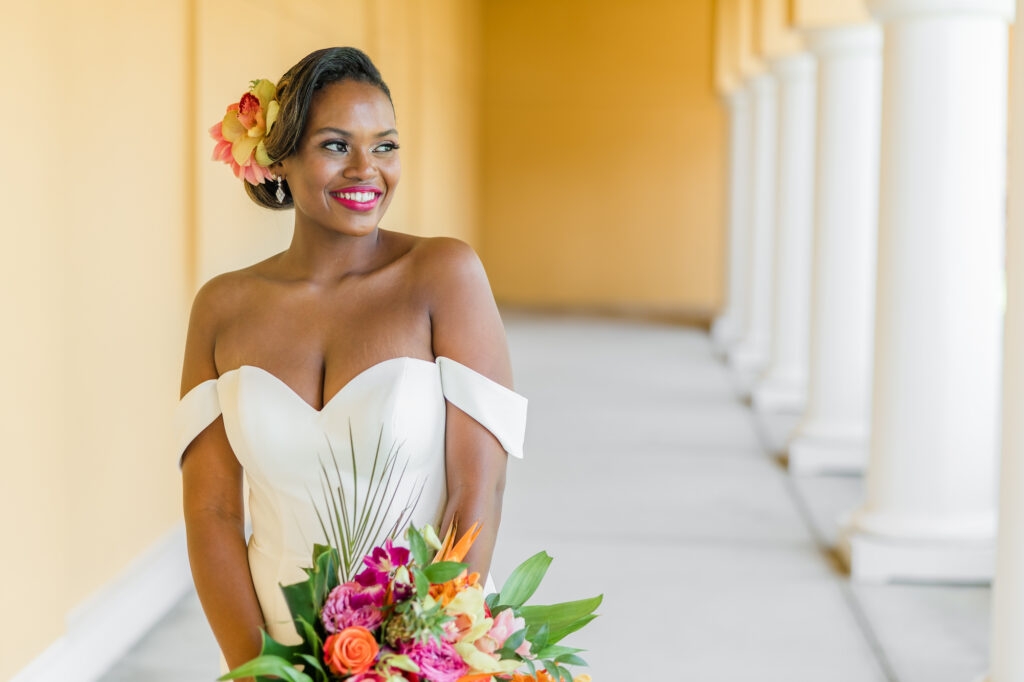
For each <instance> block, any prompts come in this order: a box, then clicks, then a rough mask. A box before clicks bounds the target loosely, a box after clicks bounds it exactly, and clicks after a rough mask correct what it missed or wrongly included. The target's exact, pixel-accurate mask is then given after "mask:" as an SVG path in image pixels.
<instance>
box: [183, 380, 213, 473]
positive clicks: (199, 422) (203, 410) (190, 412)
mask: <svg viewBox="0 0 1024 682" xmlns="http://www.w3.org/2000/svg"><path fill="white" fill-rule="evenodd" d="M219 414H220V399H219V397H218V395H217V380H216V379H207V380H206V381H203V382H201V383H198V384H196V385H195V386H193V387H192V388H191V389H190V390H189V391H188V393H186V394H185V395H183V396H182V397H181V400H179V401H178V405H177V406H176V407H175V410H174V446H175V449H176V451H177V455H178V470H179V471H180V470H181V462H182V458H183V457H184V456H185V448H187V447H188V445H189V443H191V442H192V441H193V440H194V439H195V437H196V436H198V435H199V434H200V433H201V432H202V430H203V429H205V428H206V427H207V426H209V425H210V424H211V423H213V420H214V419H216V418H217V415H219Z"/></svg>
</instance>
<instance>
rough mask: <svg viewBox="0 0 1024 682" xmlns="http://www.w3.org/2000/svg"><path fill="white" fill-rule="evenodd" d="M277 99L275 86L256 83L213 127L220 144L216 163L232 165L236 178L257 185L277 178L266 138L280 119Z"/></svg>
mask: <svg viewBox="0 0 1024 682" xmlns="http://www.w3.org/2000/svg"><path fill="white" fill-rule="evenodd" d="M276 96H277V87H276V86H275V85H274V84H273V83H271V82H270V81H268V80H267V79H265V78H261V79H259V80H254V81H252V82H251V83H250V84H249V91H248V92H246V93H245V94H244V95H242V99H240V100H239V101H238V102H236V103H234V104H230V105H228V109H227V112H226V113H225V114H224V119H223V120H221V121H220V122H218V123H217V124H216V125H214V126H213V127H212V128H210V137H212V138H213V139H214V140H216V141H217V146H216V147H214V149H213V160H214V161H223V162H224V163H226V164H229V165H230V166H231V170H232V171H234V173H235V177H236V178H238V179H240V180H242V179H244V180H247V181H248V182H249V183H251V184H253V185H260V184H263V183H264V182H266V181H267V180H269V179H271V178H273V177H274V174H273V173H271V172H270V168H269V166H270V164H272V163H273V160H272V159H271V158H270V156H269V155H268V154H267V147H266V145H265V144H264V139H265V138H266V136H267V133H269V132H270V128H271V126H273V125H274V121H276V120H277V112H278V111H279V109H280V106H279V105H278V102H277V100H276V99H275V97H276Z"/></svg>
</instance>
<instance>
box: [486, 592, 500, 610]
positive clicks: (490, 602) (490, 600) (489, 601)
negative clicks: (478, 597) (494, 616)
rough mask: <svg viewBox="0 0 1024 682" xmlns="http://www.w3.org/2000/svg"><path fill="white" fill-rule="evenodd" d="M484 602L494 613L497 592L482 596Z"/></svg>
mask: <svg viewBox="0 0 1024 682" xmlns="http://www.w3.org/2000/svg"><path fill="white" fill-rule="evenodd" d="M484 603H485V604H487V608H488V609H490V610H491V613H494V607H495V606H496V605H497V603H498V593H497V592H495V593H493V594H489V595H487V596H486V597H484Z"/></svg>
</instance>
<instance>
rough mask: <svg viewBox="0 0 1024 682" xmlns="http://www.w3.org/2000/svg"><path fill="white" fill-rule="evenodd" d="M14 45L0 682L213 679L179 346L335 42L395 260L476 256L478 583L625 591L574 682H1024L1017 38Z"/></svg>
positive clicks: (821, 30) (436, 15) (719, 13)
mask: <svg viewBox="0 0 1024 682" xmlns="http://www.w3.org/2000/svg"><path fill="white" fill-rule="evenodd" d="M0 8H2V17H3V20H2V23H0V50H2V54H3V56H4V57H3V61H4V64H5V66H6V69H5V79H4V88H3V91H4V95H3V98H2V106H0V125H2V130H3V131H4V135H3V140H4V145H3V146H4V149H5V151H6V155H5V156H6V158H7V162H6V163H5V164H3V168H2V171H0V173H2V174H0V192H3V196H4V198H5V201H4V204H5V205H6V206H7V209H6V211H7V213H6V215H7V217H6V218H5V219H4V221H3V223H4V232H5V235H6V236H7V240H6V241H7V243H8V245H9V247H8V248H7V249H5V250H4V251H3V256H2V257H3V259H4V263H3V268H2V270H3V273H4V276H5V282H4V286H2V287H0V300H2V309H3V310H4V312H5V319H6V320H7V324H6V325H5V329H6V333H5V334H3V335H2V336H0V350H2V354H3V357H4V358H5V360H6V362H5V375H4V376H5V379H4V389H5V390H3V391H2V392H0V396H2V397H0V401H2V402H0V408H2V409H0V414H2V415H3V428H4V432H3V438H4V443H5V445H6V454H5V456H4V460H3V462H4V475H3V476H2V477H0V481H2V482H0V519H3V521H2V523H0V528H2V535H0V548H2V549H0V556H2V557H3V561H2V564H0V566H2V569H0V578H2V581H0V584H2V585H3V587H2V588H0V613H3V614H4V618H3V622H4V625H3V627H2V628H0V679H10V678H13V679H17V680H18V681H19V682H29V681H35V680H51V679H52V680H56V679H61V680H65V679H76V680H78V679H81V680H86V679H88V680H100V679H102V680H104V681H105V682H116V681H117V680H128V679H134V680H165V679H166V680H172V679H173V680H186V679H189V680H191V679H196V680H202V679H213V678H214V677H215V676H216V666H217V649H216V644H215V642H214V641H213V639H212V635H211V634H210V632H209V629H208V626H207V625H206V622H205V620H204V618H203V614H202V612H201V610H200V609H199V606H198V601H197V600H196V598H195V594H194V590H193V587H192V581H191V575H190V573H189V568H188V563H187V556H186V553H185V542H184V526H183V522H182V508H181V492H182V491H181V479H180V473H179V472H178V470H177V468H176V462H175V457H174V456H173V454H172V452H171V451H172V450H173V446H172V432H171V415H172V413H173V410H174V407H175V405H176V403H177V401H178V398H179V393H180V372H181V359H182V353H183V345H184V338H185V330H186V326H187V320H188V312H189V308H190V305H191V302H192V297H193V296H194V293H195V291H196V290H197V289H198V288H199V286H201V285H202V284H203V283H204V282H205V281H207V280H208V279H209V278H210V277H212V276H214V275H216V274H218V273H221V272H224V271H227V270H233V269H237V268H240V267H244V266H246V265H249V264H251V263H253V262H255V261H258V260H262V259H264V258H266V257H267V256H269V255H271V254H273V253H276V252H278V251H280V250H282V249H284V248H286V247H287V245H288V243H289V241H290V238H291V226H292V219H293V218H292V214H291V213H290V212H272V211H267V210H263V209H261V208H259V207H257V206H256V205H255V204H253V203H252V202H251V201H250V200H249V199H248V198H247V197H246V195H245V193H244V191H243V189H242V187H241V186H240V184H239V181H238V180H237V179H235V178H234V177H233V175H232V174H231V173H230V172H229V170H228V169H227V168H225V167H224V166H223V164H221V163H215V162H213V161H211V160H210V155H211V152H212V149H213V144H214V143H213V141H212V140H211V139H210V137H209V135H208V133H207V130H208V128H209V127H210V126H211V125H212V124H214V123H215V122H217V121H219V120H220V118H221V117H222V116H223V113H224V109H225V107H226V106H227V104H229V103H230V102H232V101H236V100H237V99H238V97H239V96H240V95H241V93H242V92H243V91H244V90H245V88H246V87H247V86H248V83H249V81H250V80H253V79H256V78H268V79H270V80H273V81H276V80H277V79H278V78H279V77H280V75H281V74H282V73H283V72H284V71H285V70H286V69H287V68H288V67H290V66H291V65H292V64H294V63H295V62H296V61H298V60H299V59H300V58H301V57H303V56H305V55H306V54H308V53H309V52H311V51H312V50H315V49H318V48H321V47H325V46H333V45H352V46H356V47H359V48H360V49H362V50H364V51H366V52H367V54H368V55H369V56H370V57H371V59H372V60H373V61H374V62H375V64H376V65H377V66H378V68H379V69H380V71H381V73H382V75H383V77H384V80H385V81H386V82H387V83H388V85H389V87H390V88H391V92H392V97H393V99H394V103H395V107H396V115H397V124H398V129H399V131H400V133H401V137H402V165H403V177H402V181H401V183H400V186H399V189H398V191H397V193H396V196H395V199H394V201H393V202H392V204H391V206H390V208H389V211H388V213H387V215H386V216H385V218H384V220H383V221H382V223H381V226H382V227H384V228H387V229H391V230H397V231H401V232H408V233H413V234H418V235H449V236H453V237H457V238H460V239H463V240H465V241H466V242H468V243H470V244H471V245H472V246H473V247H474V248H475V249H476V250H477V252H478V253H479V254H480V257H481V259H482V261H483V263H484V265H485V267H486V270H487V273H488V276H489V279H490V283H491V286H492V289H493V292H494V295H495V298H496V300H497V301H498V303H499V306H500V308H501V310H502V315H503V319H504V320H505V324H506V329H507V332H508V336H509V344H510V349H511V352H512V360H513V367H514V369H515V374H516V387H517V391H519V392H520V393H522V394H524V395H526V396H527V397H529V399H530V401H531V402H530V415H531V417H530V425H529V430H528V434H527V441H526V451H527V458H526V459H525V460H524V462H522V463H519V462H515V463H513V465H512V466H511V467H510V484H509V492H508V495H507V498H506V512H505V518H504V520H503V524H502V535H501V537H500V539H499V550H498V554H497V555H496V557H495V567H494V571H495V577H496V578H497V579H498V580H499V583H500V580H502V579H504V578H505V577H506V576H507V574H508V572H509V570H510V569H511V568H512V567H514V566H515V565H516V564H517V563H518V561H520V560H521V559H523V558H525V557H526V556H528V555H529V554H532V553H533V552H534V551H537V550H538V549H540V548H547V549H548V550H549V552H550V553H552V554H553V555H554V556H555V557H556V564H555V566H556V567H558V568H557V569H556V568H553V569H552V574H551V577H550V580H549V582H548V583H546V585H545V587H544V590H545V592H543V593H542V594H540V595H538V596H539V597H542V599H541V601H543V600H544V599H548V600H558V599H568V598H578V597H584V596H589V595H590V594H592V593H597V592H604V593H605V595H606V599H605V604H604V606H603V607H602V610H601V612H602V618H599V619H598V620H597V621H595V623H594V625H592V626H591V627H590V628H588V629H587V630H585V631H583V633H580V636H579V638H578V639H577V640H574V641H575V643H576V644H577V645H579V646H586V647H587V648H588V649H591V650H592V652H593V653H592V655H589V658H590V659H591V663H592V664H593V665H594V669H593V674H594V677H595V679H603V680H605V681H606V682H607V681H608V680H627V679H638V676H642V677H645V678H646V677H651V676H653V675H655V674H658V675H659V679H673V680H674V679H679V680H682V679H695V678H696V676H698V675H699V676H700V677H701V679H708V680H738V679H749V678H751V677H754V676H757V678H758V679H760V680H776V679H778V680H782V679H786V680H802V679H807V680H811V679H812V678H813V679H815V680H820V679H829V680H858V681H859V680H889V681H893V680H903V681H907V680H921V681H922V682H924V681H926V680H927V681H928V682H944V680H947V679H948V680H953V679H962V680H967V679H970V678H971V677H972V676H975V675H979V674H982V673H984V672H985V670H986V669H988V668H989V665H990V661H991V663H992V670H993V674H992V677H991V678H990V679H991V680H994V681H997V682H1021V681H1022V680H1024V657H1022V655H1021V654H1020V653H1018V652H1017V651H1016V649H1017V648H1019V647H1016V646H1014V645H1013V643H1014V642H1016V643H1017V644H1019V638H1020V637H1021V636H1024V600H1022V597H1021V595H1024V584H1021V583H1019V580H1020V577H1022V576H1024V537H1020V536H1021V535H1022V533H1021V531H1020V528H1022V527H1024V517H1022V510H1021V509H1017V508H1016V507H1013V506H1009V505H1010V503H1009V502H1007V501H1006V500H1007V499H1008V498H1009V496H1007V495H1003V496H1002V500H1003V504H1004V508H1003V509H1002V514H1003V517H1002V518H1003V521H1002V522H1001V524H1000V535H999V540H998V543H997V539H996V538H997V531H996V528H997V523H996V518H997V507H998V504H999V499H1000V498H999V496H997V486H998V484H997V481H998V480H999V478H998V476H999V471H1000V468H999V466H998V464H999V461H998V460H999V453H1000V448H1001V441H1000V434H1002V435H1003V438H1002V450H1003V453H1004V454H1003V456H1004V458H1007V459H1006V460H1005V461H1011V460H1012V462H1016V459H1014V458H1016V456H1017V455H1016V450H1013V448H1014V447H1016V444H1017V443H1018V442H1024V439H1020V438H1018V437H1017V434H1016V432H1015V431H1013V428H1015V427H1013V426H1012V423H1015V422H1012V420H1007V419H1005V418H1003V417H1002V415H1003V412H1002V411H1001V409H1003V408H1004V407H1005V408H1006V409H1007V410H1009V409H1010V408H1011V407H1015V406H1017V405H1018V404H1019V402H1018V399H1017V394H1018V393H1017V392H1019V391H1018V389H1017V388H1016V387H1017V383H1019V382H1017V379H1016V378H1014V379H1013V381H1007V382H1003V381H1002V378H1003V377H1004V376H1011V374H1012V373H1010V372H1011V370H1012V371H1013V372H1016V367H1017V363H1016V360H1015V357H1011V351H1014V350H1015V349H1016V348H1017V347H1018V344H1016V343H1010V342H1008V343H1007V344H1006V349H1007V355H1006V357H1005V358H1004V356H1003V352H1004V348H1003V344H1002V334H1003V320H1004V313H1005V315H1006V330H1007V331H1006V333H1007V334H1011V333H1013V330H1014V329H1016V327H1014V326H1013V325H1012V324H1011V322H1012V319H1015V318H1011V317H1010V315H1011V314H1012V312H1013V302H1014V301H1015V300H1016V299H1015V297H1014V295H1013V292H1014V287H1013V284H1014V282H1015V280H1014V279H1013V277H1014V274H1013V273H1014V272H1015V270H1014V269H1013V267H1012V265H1011V267H1006V268H1004V262H1005V261H1006V258H1007V257H1009V258H1010V261H1009V262H1010V263H1011V264H1012V263H1014V262H1020V265H1024V259H1021V258H1017V257H1016V256H1015V255H1014V254H1015V251H1013V250H1012V248H1010V249H1009V250H1007V248H1006V247H1007V245H1008V244H1009V246H1011V247H1012V246H1013V244H1014V243H1015V242H1013V241H1007V238H1008V237H1011V236H1012V234H1011V233H1007V232H1006V225H1007V223H1006V220H1007V216H1006V205H1007V195H1006V191H1005V190H1006V187H1007V185H1006V173H1007V165H1006V154H1007V150H1008V149H1010V150H1011V164H1010V172H1011V177H1012V173H1013V168H1014V166H1013V158H1015V157H1013V156H1012V151H1013V150H1014V149H1015V148H1014V147H1013V146H1012V145H1010V146H1008V140H1010V141H1012V140H1013V139H1014V138H1012V137H1008V135H1007V131H1008V128H1009V129H1010V130H1013V129H1015V128H1014V125H1013V118H1014V115H1017V116H1020V115H1024V111H1022V110H1021V108H1020V107H1017V108H1013V107H1012V106H1011V99H1010V97H1009V95H1010V92H1011V89H1010V87H1009V84H1010V79H1009V69H1008V67H1009V65H1010V55H1011V50H1010V44H1009V43H1010V37H1011V34H1010V27H1011V24H1012V21H1013V17H1014V3H1013V2H1011V1H1009V0H985V1H984V2H981V1H980V0H979V1H977V2H975V1H974V0H916V1H914V2H911V1H910V0H874V1H871V2H864V1H861V0H638V1H637V2H631V3H622V2H612V1H610V0H590V1H587V2H583V1H581V0H565V1H561V2H539V1H536V0H304V1H303V2H292V3H281V2H271V1H270V0H221V1H219V2H213V1H212V0H181V1H179V2H161V3H155V2H148V1H136V2H119V1H113V0H99V1H96V2H91V3H79V2H58V1H54V0H41V1H39V2H14V1H8V0H0ZM1020 52H1021V50H1016V51H1013V54H1014V55H1019V53H1020ZM1014 92H1015V93H1016V91H1014ZM1014 96H1016V94H1015V95H1014ZM1008 107H1009V111H1010V112H1011V116H1010V119H1009V126H1008V125H1007V122H1008V121H1007V111H1008ZM1009 203H1010V215H1009V219H1010V223H1009V225H1010V227H1011V228H1012V227H1013V225H1014V224H1015V223H1014V217H1015V213H1014V206H1015V204H1014V198H1013V196H1012V195H1011V196H1010V202H1009ZM1018 213H1019V211H1018ZM1014 258H1017V261H1014V260H1013V259H1014ZM1004 278H1005V279H1006V281H1008V283H1009V287H1007V286H1006V285H1005V284H1004ZM1008 338H1012V339H1016V337H1008ZM1012 376H1013V377H1016V374H1012ZM1001 391H1005V396H1006V397H1007V399H1006V400H1005V401H1003V402H1000V396H1001V395H1003V394H1002V393H1001ZM1015 391H1017V392H1015ZM1007 406H1010V407H1007ZM1001 418H1002V424H1003V428H1004V429H1007V428H1008V429H1009V432H1001V431H1000V428H999V424H1000V419H1001ZM1007 424H1011V426H1009V427H1008V426H1007ZM1007 434H1008V435H1007ZM1005 461H1004V467H1003V470H1002V472H1003V476H1002V481H1003V485H1004V486H1009V488H1008V489H1011V490H1013V491H1015V490H1016V487H1014V486H1016V485H1018V484H1019V483H1020V484H1024V480H1019V479H1020V476H1019V474H1018V473H1017V471H1018V469H1017V468H1016V466H1015V465H1013V466H1011V467H1009V468H1008V467H1006V466H1005ZM520 465H521V466H520ZM1008 472H1009V473H1008ZM997 544H998V545H999V547H1000V548H1001V554H1000V562H1001V563H999V566H1000V568H999V570H1000V571H1001V572H1002V573H1001V575H1005V576H1009V577H1006V578H1004V579H1003V580H1004V581H1005V582H1004V584H1006V585H1008V587H1006V588H1004V589H1005V590H1006V591H1005V593H1004V595H1005V598H1004V599H1002V600H997V602H996V603H1000V604H1003V605H1004V606H1002V607H1001V608H1002V611H999V610H998V609H996V610H995V611H993V610H992V608H991V607H990V604H992V603H993V601H992V597H991V591H990V587H989V586H990V584H991V582H992V579H993V577H994V576H995V574H996V565H997V562H996V546H997ZM1003 548H1006V549H1003ZM638 583H639V584H638ZM1018 587H1020V588H1021V589H1018ZM990 624H994V625H995V627H994V629H993V628H992V627H991V625H990ZM1000 642H1003V643H1004V644H1002V645H1001V644H1000Z"/></svg>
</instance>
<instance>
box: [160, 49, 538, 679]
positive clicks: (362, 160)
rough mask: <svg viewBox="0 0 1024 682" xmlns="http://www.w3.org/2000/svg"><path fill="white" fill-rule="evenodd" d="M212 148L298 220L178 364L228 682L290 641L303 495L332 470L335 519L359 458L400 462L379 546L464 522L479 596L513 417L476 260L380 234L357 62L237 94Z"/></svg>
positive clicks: (516, 411)
mask: <svg viewBox="0 0 1024 682" xmlns="http://www.w3.org/2000/svg"><path fill="white" fill-rule="evenodd" d="M211 133H212V134H213V135H214V137H215V138H217V139H218V146H217V149H216V151H215V158H216V159H218V160H223V161H226V162H228V163H232V162H233V164H234V165H233V166H232V168H233V169H234V170H235V173H236V175H237V176H238V177H240V178H242V179H243V184H244V185H245V188H246V191H247V192H248V194H249V196H250V197H251V198H252V199H253V200H254V201H255V202H256V203H258V204H260V205H261V206H266V207H268V208H273V209H279V208H292V209H294V211H295V226H294V232H293V236H292V241H291V244H290V245H289V247H288V248H287V249H286V250H284V251H282V252H280V253H277V254H274V255H272V256H270V257H269V258H266V259H265V260H263V261H260V262H258V263H255V264H253V265H250V266H248V267H245V268H242V269H241V270H236V271H232V272H226V273H223V274H220V275H217V276H216V277H214V278H212V279H211V280H209V281H208V282H206V284H204V285H203V287H202V288H201V289H200V290H199V292H198V293H197V294H196V297H195V300H194V302H193V304H192V313H191V317H190V320H189V329H188V334H187V337H186V342H185V359H184V364H183V369H182V382H181V399H180V402H179V404H178V410H177V414H176V423H177V441H176V450H177V453H178V456H179V458H178V461H179V465H180V468H181V475H182V477H183V493H184V510H185V527H186V531H187V536H188V553H189V560H190V562H191V566H192V575H193V579H194V581H195V585H196V592H197V593H198V595H199V599H200V602H201V603H202V606H203V610H204V612H205V613H206V616H207V619H208V620H209V622H210V626H211V628H212V630H213V632H214V635H215V637H216V639H217V642H218V644H219V645H220V648H221V651H222V653H223V658H222V661H221V672H226V671H227V669H228V667H229V666H230V667H232V668H233V667H237V666H238V665H240V664H241V663H242V662H244V661H247V660H249V659H252V658H254V657H255V656H256V655H257V654H259V653H260V648H261V635H260V630H261V629H263V630H265V631H266V632H267V633H268V634H270V635H271V636H272V637H274V638H275V639H276V640H277V641H279V642H282V643H286V644H295V643H296V641H297V639H298V638H299V634H298V630H297V628H296V625H295V622H293V620H292V619H291V616H290V613H289V605H288V604H287V603H286V602H285V599H284V596H283V594H282V591H281V587H280V586H281V584H291V583H294V582H296V581H298V580H301V579H302V577H303V575H304V573H303V570H302V569H303V567H306V566H309V563H310V556H311V552H312V549H313V545H314V544H315V543H320V544H323V543H325V542H327V540H328V538H326V537H324V534H323V532H322V530H323V528H322V527H321V525H320V524H319V521H318V518H319V517H318V515H317V513H316V508H315V507H314V506H313V502H312V500H311V498H310V491H319V490H321V472H322V469H321V463H322V462H330V461H331V457H332V455H337V461H338V464H339V466H340V467H341V470H342V473H343V475H342V477H341V479H340V481H341V483H340V487H341V489H343V491H344V495H345V498H344V499H346V500H354V499H356V498H357V496H358V494H359V491H365V490H368V489H369V480H368V478H367V477H368V476H370V477H372V475H373V471H374V470H375V464H374V463H375V462H376V459H375V455H376V454H377V453H380V454H381V456H382V457H390V456H392V455H393V456H394V457H396V470H401V471H403V472H405V473H404V474H403V475H402V477H401V480H400V481H399V482H397V483H396V484H395V488H396V490H395V495H397V497H396V498H395V499H399V500H405V499H407V498H408V499H413V493H415V498H416V500H417V502H416V503H415V504H414V505H413V508H412V509H411V510H410V509H403V508H401V505H400V504H399V505H396V506H395V507H394V508H387V509H384V508H383V507H382V510H381V512H380V515H381V518H382V527H383V528H390V527H391V526H392V525H395V526H396V527H397V528H398V530H399V535H400V533H401V531H402V530H403V524H404V523H408V522H410V521H411V522H412V523H414V524H415V525H416V526H417V527H422V526H425V525H431V526H433V527H435V528H440V529H442V530H443V529H447V528H448V527H449V526H450V525H451V524H452V523H453V521H454V520H455V519H462V520H463V521H464V523H461V524H459V525H460V526H469V525H471V524H472V522H474V521H480V522H481V524H482V530H481V531H480V534H479V535H478V536H477V538H476V541H475V542H474V543H473V546H472V549H470V550H469V552H468V553H467V554H466V556H465V561H466V563H467V564H468V565H469V567H470V569H471V571H473V572H474V573H476V574H479V576H482V579H481V582H487V581H488V579H489V575H488V573H489V568H490V562H491V555H492V553H493V550H494V542H495V538H496V536H497V532H498V524H499V521H500V517H501V504H502V495H503V490H504V483H505V469H506V463H507V456H508V455H512V456H515V457H522V455H523V440H524V433H525V420H526V402H527V401H526V398H525V397H524V396H522V395H520V394H518V393H516V392H515V391H513V390H512V387H511V383H512V382H511V377H512V372H511V367H510V360H509V355H508V346H507V343H506V339H505V331H504V327H503V325H502V321H501V317H500V315H499V313H498V309H497V306H496V304H495V302H494V297H493V295H492V293H491V289H490V285H489V282H488V279H487V275H486V273H485V272H484V269H483V266H482V263H481V262H480V259H479V258H478V257H477V255H476V253H475V252H474V251H473V249H472V248H471V247H470V246H469V245H468V244H466V243H465V242H463V241H461V240H458V239H453V238H450V237H419V236H415V235H412V234H406V233H402V232H397V231H392V230H384V229H381V228H380V226H379V223H380V220H381V218H382V217H383V216H384V213H385V211H386V210H387V208H388V205H389V204H390V202H391V199H392V197H393V196H394V192H395V188H396V187H397V185H398V181H399V177H400V176H401V163H400V159H399V155H398V130H397V126H396V123H395V110H394V106H393V105H392V102H391V95H390V92H389V90H388V88H387V86H386V85H385V84H384V81H383V80H382V79H381V76H380V74H379V73H378V71H377V69H376V68H375V67H374V65H373V63H372V62H371V61H370V59H369V57H367V56H366V55H365V54H364V53H363V52H361V51H359V50H358V49H355V48H351V47H338V48H330V49H326V50H318V51H317V52H314V53H312V54H311V55H309V56H307V57H306V58H304V59H303V60H302V61H300V62H299V63H298V64H296V65H295V66H293V67H292V68H291V69H289V70H288V72H287V73H285V75H284V76H283V77H282V78H281V80H280V82H279V83H277V84H276V85H274V84H273V83H271V82H270V81H256V82H254V83H253V84H252V87H251V89H250V92H249V93H247V94H246V95H244V96H243V98H242V100H241V101H240V102H239V103H238V104H237V105H234V104H233V105H231V107H229V108H228V111H227V113H226V114H225V117H224V120H223V121H222V122H221V123H219V124H218V125H216V126H214V128H213V129H212V130H211ZM279 189H280V191H281V196H280V199H279V198H278V190H279ZM350 450H351V451H350ZM243 478H244V479H245V480H247V481H248V483H249V491H250V496H249V510H250V514H251V519H252V536H251V538H250V539H249V542H248V543H247V542H246V540H245V537H244V533H243V528H244V507H243V504H242V490H243V488H242V481H243ZM403 519H404V521H403ZM380 539H381V538H376V539H375V540H380Z"/></svg>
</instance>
